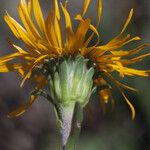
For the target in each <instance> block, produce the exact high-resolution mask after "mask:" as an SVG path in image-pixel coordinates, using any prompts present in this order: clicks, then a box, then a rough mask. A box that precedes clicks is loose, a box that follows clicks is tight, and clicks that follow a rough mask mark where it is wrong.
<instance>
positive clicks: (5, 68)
mask: <svg viewBox="0 0 150 150" xmlns="http://www.w3.org/2000/svg"><path fill="white" fill-rule="evenodd" d="M22 67H25V64H7V63H5V64H0V72H10V71H14V70H18V69H21V68H22Z"/></svg>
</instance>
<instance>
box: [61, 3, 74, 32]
mask: <svg viewBox="0 0 150 150" xmlns="http://www.w3.org/2000/svg"><path fill="white" fill-rule="evenodd" d="M61 7H62V10H63V13H64V16H65V20H66V29H69V31H70V32H71V33H73V30H72V23H71V19H70V15H69V13H68V11H67V9H66V8H65V7H64V6H63V5H62V3H61Z"/></svg>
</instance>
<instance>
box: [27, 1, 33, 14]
mask: <svg viewBox="0 0 150 150" xmlns="http://www.w3.org/2000/svg"><path fill="white" fill-rule="evenodd" d="M27 8H28V13H29V15H30V16H31V15H32V2H31V0H28V4H27Z"/></svg>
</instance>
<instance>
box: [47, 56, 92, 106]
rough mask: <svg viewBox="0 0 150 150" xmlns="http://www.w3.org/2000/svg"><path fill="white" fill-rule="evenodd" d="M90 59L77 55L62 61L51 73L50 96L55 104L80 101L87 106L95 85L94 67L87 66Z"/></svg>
mask: <svg viewBox="0 0 150 150" xmlns="http://www.w3.org/2000/svg"><path fill="white" fill-rule="evenodd" d="M87 62H88V59H85V58H84V57H82V56H77V57H76V58H74V59H71V58H68V59H64V60H63V61H60V62H59V63H58V65H57V67H56V70H55V72H54V74H51V75H49V81H48V82H49V90H50V96H51V98H52V100H53V101H54V103H55V104H57V103H62V104H63V105H64V106H66V105H69V104H70V103H72V102H78V103H79V104H81V105H82V106H85V105H86V103H87V102H88V100H89V97H90V95H91V90H92V86H93V80H92V77H93V75H94V69H93V67H91V68H89V69H88V67H87Z"/></svg>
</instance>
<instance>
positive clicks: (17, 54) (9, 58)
mask: <svg viewBox="0 0 150 150" xmlns="http://www.w3.org/2000/svg"><path fill="white" fill-rule="evenodd" d="M21 56H22V54H21V53H13V54H9V55H6V56H3V57H1V58H0V64H2V63H5V62H8V61H11V60H13V59H15V58H17V57H21Z"/></svg>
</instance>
